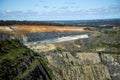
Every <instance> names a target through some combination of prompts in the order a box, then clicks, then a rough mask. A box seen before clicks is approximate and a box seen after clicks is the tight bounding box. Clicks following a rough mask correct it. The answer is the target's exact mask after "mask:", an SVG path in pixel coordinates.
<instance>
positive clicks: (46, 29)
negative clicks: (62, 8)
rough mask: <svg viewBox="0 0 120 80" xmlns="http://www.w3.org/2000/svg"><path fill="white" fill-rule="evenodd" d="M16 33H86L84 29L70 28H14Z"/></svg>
mask: <svg viewBox="0 0 120 80" xmlns="http://www.w3.org/2000/svg"><path fill="white" fill-rule="evenodd" d="M12 28H13V29H14V30H16V31H27V32H86V31H87V30H84V28H76V27H69V26H64V27H60V26H14V27H12Z"/></svg>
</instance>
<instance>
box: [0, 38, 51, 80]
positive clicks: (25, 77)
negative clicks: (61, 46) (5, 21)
mask: <svg viewBox="0 0 120 80" xmlns="http://www.w3.org/2000/svg"><path fill="white" fill-rule="evenodd" d="M36 56H37V53H35V52H33V51H32V50H30V49H28V48H27V47H26V46H24V45H23V44H22V43H20V42H19V41H18V40H15V39H5V40H0V80H38V79H39V80H50V78H49V76H48V74H47V73H46V71H45V69H44V67H43V65H42V64H41V63H40V60H38V59H36Z"/></svg>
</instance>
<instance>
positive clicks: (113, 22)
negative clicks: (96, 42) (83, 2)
mask: <svg viewBox="0 0 120 80" xmlns="http://www.w3.org/2000/svg"><path fill="white" fill-rule="evenodd" d="M10 25H11V26H12V25H48V26H76V27H99V26H100V25H107V26H119V27H120V19H104V20H69V21H16V20H6V21H4V20H0V26H10Z"/></svg>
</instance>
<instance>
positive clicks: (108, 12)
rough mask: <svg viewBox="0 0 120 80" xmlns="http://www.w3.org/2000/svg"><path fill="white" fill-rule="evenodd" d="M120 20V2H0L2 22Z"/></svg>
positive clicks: (83, 0) (116, 0)
mask: <svg viewBox="0 0 120 80" xmlns="http://www.w3.org/2000/svg"><path fill="white" fill-rule="evenodd" d="M112 18H120V0H0V20H38V21H45V20H91V19H112Z"/></svg>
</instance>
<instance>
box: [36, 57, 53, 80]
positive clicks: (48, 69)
mask: <svg viewBox="0 0 120 80" xmlns="http://www.w3.org/2000/svg"><path fill="white" fill-rule="evenodd" d="M38 59H39V61H40V63H41V64H42V66H43V67H44V69H45V70H46V72H47V73H48V74H49V77H50V79H51V80H55V77H54V75H53V73H52V70H51V69H50V68H49V67H48V63H47V61H45V60H44V57H43V56H41V55H39V58H38Z"/></svg>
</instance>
